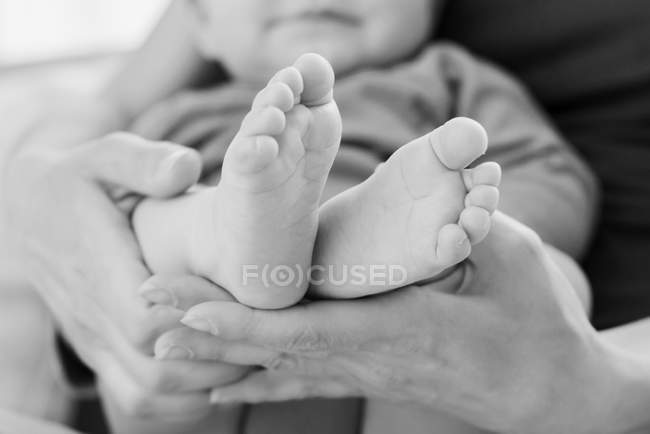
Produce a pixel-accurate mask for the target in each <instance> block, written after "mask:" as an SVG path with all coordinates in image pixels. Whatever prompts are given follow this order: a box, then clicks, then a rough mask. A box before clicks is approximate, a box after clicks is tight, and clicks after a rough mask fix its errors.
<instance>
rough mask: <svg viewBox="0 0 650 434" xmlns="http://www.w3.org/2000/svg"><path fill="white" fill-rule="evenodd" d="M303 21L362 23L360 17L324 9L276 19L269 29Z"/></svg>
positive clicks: (272, 20) (270, 23)
mask: <svg viewBox="0 0 650 434" xmlns="http://www.w3.org/2000/svg"><path fill="white" fill-rule="evenodd" d="M301 20H318V21H334V22H338V23H340V24H346V25H358V24H359V22H360V20H359V18H358V17H356V16H355V15H352V14H350V13H346V12H342V11H337V10H333V9H323V10H309V11H304V12H298V13H295V14H291V15H287V16H282V17H276V18H273V19H271V20H270V22H269V27H273V26H275V25H276V24H279V23H282V22H288V21H301Z"/></svg>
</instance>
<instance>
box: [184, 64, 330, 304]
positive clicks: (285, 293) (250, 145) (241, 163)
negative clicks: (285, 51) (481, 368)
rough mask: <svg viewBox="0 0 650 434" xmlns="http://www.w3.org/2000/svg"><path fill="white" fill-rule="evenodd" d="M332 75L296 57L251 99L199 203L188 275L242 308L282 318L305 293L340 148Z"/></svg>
mask: <svg viewBox="0 0 650 434" xmlns="http://www.w3.org/2000/svg"><path fill="white" fill-rule="evenodd" d="M333 85H334V72H333V71H332V68H331V66H330V65H329V63H328V62H327V61H326V60H325V59H323V58H322V57H320V56H318V55H315V54H306V55H303V56H301V57H300V58H299V59H298V60H297V61H296V63H295V64H294V65H293V66H290V67H288V68H285V69H283V70H281V71H280V72H278V73H277V74H276V75H275V76H274V77H273V78H272V79H271V80H270V82H269V83H268V85H267V86H266V88H264V89H263V90H262V91H260V92H259V93H258V95H257V96H256V98H255V101H254V102H253V105H252V109H251V111H250V112H249V113H248V115H247V116H246V118H245V119H244V121H243V122H242V125H241V129H240V130H239V133H238V134H237V136H236V137H235V139H234V140H233V142H232V143H231V145H230V147H229V148H228V151H227V153H226V156H225V159H224V163H223V169H222V174H221V181H220V183H219V185H218V186H217V187H215V188H213V189H208V190H206V191H205V192H202V193H199V194H205V195H206V197H207V198H208V199H207V200H204V201H203V203H204V205H203V208H202V209H201V210H200V211H199V212H198V213H197V214H198V215H199V217H198V221H197V224H196V225H195V226H196V229H195V236H194V238H193V241H192V243H193V246H194V247H193V248H192V254H191V258H192V265H191V267H190V268H191V269H192V270H193V271H195V272H196V273H198V274H201V275H203V276H205V277H207V278H209V279H210V280H212V281H214V282H215V283H218V284H219V285H221V286H223V287H224V288H227V289H228V290H229V291H230V292H231V293H232V294H233V296H234V297H235V298H237V300H238V301H240V302H241V303H244V304H246V305H249V306H252V307H256V308H267V309H272V308H282V307H286V306H289V305H292V304H294V303H296V302H297V301H299V300H300V299H301V298H302V297H303V295H304V293H305V291H306V290H307V286H308V280H307V279H306V278H305V276H306V275H307V270H308V268H309V266H310V264H311V258H312V251H313V246H314V241H315V238H316V231H317V228H318V207H319V202H320V197H321V193H322V190H323V187H324V184H325V181H326V179H327V175H328V173H329V171H330V168H331V166H332V163H333V161H334V157H335V156H336V153H337V151H338V145H339V143H340V140H341V118H340V115H339V111H338V108H337V106H336V103H335V102H334V99H333V93H332V88H333Z"/></svg>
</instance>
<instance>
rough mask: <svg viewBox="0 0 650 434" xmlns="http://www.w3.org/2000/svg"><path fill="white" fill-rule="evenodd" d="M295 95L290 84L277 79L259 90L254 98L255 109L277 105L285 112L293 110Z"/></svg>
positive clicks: (253, 107)
mask: <svg viewBox="0 0 650 434" xmlns="http://www.w3.org/2000/svg"><path fill="white" fill-rule="evenodd" d="M295 99H296V98H295V95H294V93H293V90H291V87H289V85H288V84H286V83H283V82H280V81H276V82H275V83H271V84H269V85H268V86H266V87H265V88H264V89H262V90H261V91H259V92H258V94H257V95H256V96H255V99H254V100H253V106H252V109H253V110H259V109H261V108H264V107H277V108H278V109H280V110H282V111H283V112H286V111H289V110H291V108H292V107H293V105H294V102H295Z"/></svg>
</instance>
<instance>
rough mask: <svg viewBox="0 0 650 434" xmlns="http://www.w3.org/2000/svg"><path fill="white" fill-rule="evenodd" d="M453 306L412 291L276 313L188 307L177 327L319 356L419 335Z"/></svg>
mask: <svg viewBox="0 0 650 434" xmlns="http://www.w3.org/2000/svg"><path fill="white" fill-rule="evenodd" d="M455 304H457V297H454V296H452V295H449V294H442V293H437V292H435V291H431V290H429V289H428V288H426V287H422V288H418V287H411V288H404V289H401V290H399V291H394V292H392V293H389V294H384V295H381V296H376V297H371V298H367V299H360V300H345V301H317V302H312V303H308V304H303V305H298V306H294V307H292V308H289V309H283V310H278V311H266V310H256V309H252V308H250V307H247V306H244V305H241V304H237V303H233V302H209V303H203V304H200V305H198V306H194V307H193V308H191V309H190V310H189V311H188V312H187V313H186V315H185V317H184V318H183V319H182V321H181V322H182V323H183V324H185V325H187V326H188V327H190V328H193V329H195V330H199V331H203V332H207V333H211V334H212V335H215V336H218V337H220V338H221V339H223V340H229V341H232V340H235V341H241V342H243V343H247V344H252V345H257V346H261V347H264V348H270V349H274V350H278V351H283V352H288V353H291V352H295V353H305V354H323V353H327V352H329V351H330V350H332V349H338V350H342V349H345V348H346V347H352V348H355V347H358V346H359V345H363V344H368V343H371V342H379V341H382V342H385V341H390V339H391V338H398V337H404V336H408V335H421V333H422V330H421V326H422V324H423V323H428V322H430V318H431V316H432V315H438V317H440V318H441V322H442V321H444V318H447V317H449V316H450V315H451V313H450V312H456V310H454V309H455V307H454V306H453V305H455ZM430 333H431V334H437V333H441V331H439V330H432V331H431V332H430Z"/></svg>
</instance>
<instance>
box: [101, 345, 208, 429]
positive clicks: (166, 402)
mask: <svg viewBox="0 0 650 434" xmlns="http://www.w3.org/2000/svg"><path fill="white" fill-rule="evenodd" d="M97 373H98V376H99V387H100V390H101V391H102V395H108V396H110V398H111V400H112V401H113V402H115V404H116V405H117V406H118V407H119V408H120V409H121V411H122V412H123V413H124V414H127V415H131V416H138V417H154V416H155V417H156V418H159V420H161V421H169V422H173V421H176V420H179V419H185V420H187V418H188V415H194V416H195V417H200V416H202V415H205V414H207V413H208V412H210V410H211V408H210V402H209V398H208V394H207V393H206V392H205V391H199V392H193V393H181V394H156V393H152V392H151V391H150V390H147V389H145V388H143V387H142V386H140V385H139V384H138V383H137V382H136V381H134V379H133V377H132V376H131V375H130V374H129V373H127V371H126V370H124V369H123V368H122V366H121V365H120V364H119V363H117V362H116V361H115V360H114V359H112V358H111V357H110V355H108V354H105V356H104V357H102V362H101V363H100V366H99V367H98V369H97Z"/></svg>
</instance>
